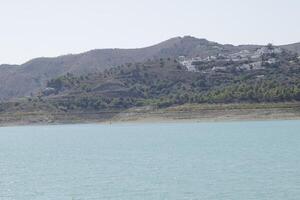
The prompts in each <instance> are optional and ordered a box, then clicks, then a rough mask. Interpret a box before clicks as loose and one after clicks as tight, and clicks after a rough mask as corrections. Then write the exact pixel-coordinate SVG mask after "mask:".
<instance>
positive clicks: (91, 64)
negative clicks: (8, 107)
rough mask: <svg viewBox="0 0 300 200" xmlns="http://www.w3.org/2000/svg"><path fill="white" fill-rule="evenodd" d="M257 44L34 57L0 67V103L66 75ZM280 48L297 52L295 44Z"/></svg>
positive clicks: (174, 45) (188, 41)
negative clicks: (15, 64)
mask: <svg viewBox="0 0 300 200" xmlns="http://www.w3.org/2000/svg"><path fill="white" fill-rule="evenodd" d="M259 47H261V46H259V45H241V46H233V45H222V44H219V43H216V42H210V41H208V40H206V39H197V38H194V37H190V36H185V37H176V38H172V39H169V40H167V41H165V42H162V43H159V44H157V45H154V46H150V47H146V48H139V49H100V50H92V51H89V52H85V53H81V54H75V55H65V56H59V57H54V58H36V59H33V60H30V61H28V62H26V63H24V64H22V65H19V66H8V65H2V66H0V70H1V73H0V100H2V101H4V100H9V99H12V98H16V97H23V96H29V95H33V94H36V93H37V92H39V91H40V90H41V89H42V88H44V87H45V86H46V84H47V81H49V80H51V79H53V78H57V77H60V76H63V75H66V74H69V73H71V74H74V75H87V74H89V73H96V72H103V71H104V70H106V69H110V68H112V67H114V66H119V65H125V64H126V63H136V62H145V61H146V60H148V59H159V58H172V59H173V58H178V57H179V56H185V57H187V58H192V57H202V58H204V57H207V56H213V55H217V54H232V53H237V52H239V51H242V50H248V51H251V52H253V51H255V50H256V49H257V48H259ZM284 48H287V49H290V50H296V51H298V50H299V48H298V47H297V45H287V46H284Z"/></svg>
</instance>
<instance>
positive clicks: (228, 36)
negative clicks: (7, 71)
mask: <svg viewBox="0 0 300 200" xmlns="http://www.w3.org/2000/svg"><path fill="white" fill-rule="evenodd" d="M299 9H300V0H284V1H283V0H26V1H25V0H0V27H1V28H0V63H10V64H13V63H18V64H19V63H23V62H25V61H27V60H29V59H31V58H34V57H40V56H57V55H61V54H68V53H79V52H83V51H87V50H90V49H95V48H108V47H120V48H131V47H144V46H148V45H152V44H155V43H158V42H161V41H163V40H166V39H169V38H171V37H175V36H184V35H192V36H195V37H199V38H207V39H208V40H211V41H216V42H220V43H232V44H245V43H256V44H266V43H269V42H271V43H274V44H286V43H294V42H300V26H299V24H300V22H299V20H300V12H299Z"/></svg>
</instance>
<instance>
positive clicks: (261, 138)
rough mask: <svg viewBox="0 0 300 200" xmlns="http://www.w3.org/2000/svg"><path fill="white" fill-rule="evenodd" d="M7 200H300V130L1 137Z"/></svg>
mask: <svg viewBox="0 0 300 200" xmlns="http://www.w3.org/2000/svg"><path fill="white" fill-rule="evenodd" d="M0 199H1V200H68V199H69V200H72V199H74V200H90V199H93V200H96V199H97V200H101V199H112V200H141V199H143V200H154V199H155V200H156V199H158V200H163V199H166V200H184V199H189V200H190V199H193V200H198V199H199V200H202V199H205V200H241V199H243V200H254V199H255V200H257V199H262V200H282V199H285V200H298V199H300V121H274V122H227V123H168V124H164V123H161V124H113V125H64V126H34V127H30V126H27V127H8V128H0Z"/></svg>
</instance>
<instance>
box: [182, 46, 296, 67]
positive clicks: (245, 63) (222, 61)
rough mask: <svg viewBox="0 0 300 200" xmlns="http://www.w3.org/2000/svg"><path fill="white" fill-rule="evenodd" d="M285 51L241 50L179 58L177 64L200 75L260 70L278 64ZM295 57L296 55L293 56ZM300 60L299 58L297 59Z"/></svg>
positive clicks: (277, 48)
mask: <svg viewBox="0 0 300 200" xmlns="http://www.w3.org/2000/svg"><path fill="white" fill-rule="evenodd" d="M284 53H285V50H283V49H282V48H279V47H274V46H273V45H271V44H269V45H268V46H265V47H261V48H258V49H257V50H255V51H250V50H242V51H240V52H237V53H233V54H227V55H226V54H217V55H214V56H208V57H206V58H201V57H194V58H187V57H185V56H180V57H179V58H178V60H179V62H180V63H181V64H182V65H183V66H185V67H186V68H187V70H188V71H192V72H200V73H214V72H232V71H233V70H236V71H248V70H262V69H265V68H266V67H276V66H278V65H279V64H280V58H281V56H282V54H284ZM295 56H296V55H295ZM298 59H300V57H298Z"/></svg>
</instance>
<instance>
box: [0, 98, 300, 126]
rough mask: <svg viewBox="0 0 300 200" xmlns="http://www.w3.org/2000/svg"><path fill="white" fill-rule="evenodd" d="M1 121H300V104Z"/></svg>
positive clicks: (6, 119)
mask: <svg viewBox="0 0 300 200" xmlns="http://www.w3.org/2000/svg"><path fill="white" fill-rule="evenodd" d="M250 106H251V107H250ZM0 120H1V121H0V127H14V126H35V125H37V126H43V125H72V124H124V123H127V124H139V123H202V122H203V123H205V122H236V121H274V120H300V104H299V103H298V102H297V103H294V104H253V105H252V104H216V105H210V104H207V105H181V106H176V107H169V108H164V109H153V108H149V107H138V108H130V109H128V110H124V111H120V112H111V113H110V112H102V113H101V112H98V113H97V112H94V113H93V112H90V113H87V112H85V113H84V112H82V113H46V112H44V113H43V112H36V113H12V114H11V113H6V114H1V113H0Z"/></svg>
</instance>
